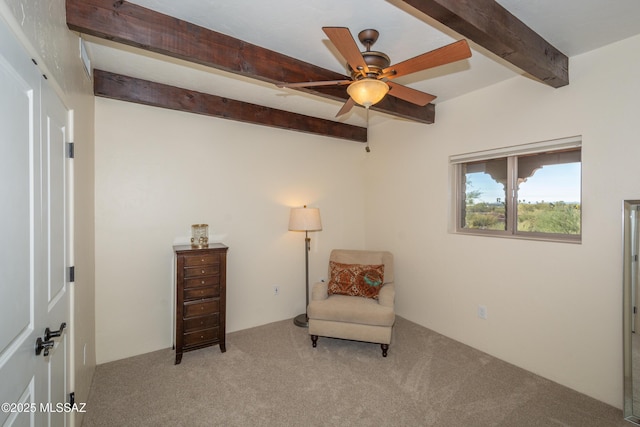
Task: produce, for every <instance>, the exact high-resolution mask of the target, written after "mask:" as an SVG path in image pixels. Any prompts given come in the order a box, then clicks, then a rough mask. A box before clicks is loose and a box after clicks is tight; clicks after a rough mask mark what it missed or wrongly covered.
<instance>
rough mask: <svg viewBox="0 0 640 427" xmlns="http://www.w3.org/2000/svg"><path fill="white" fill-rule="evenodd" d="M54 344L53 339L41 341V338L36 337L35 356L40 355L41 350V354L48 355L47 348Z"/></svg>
mask: <svg viewBox="0 0 640 427" xmlns="http://www.w3.org/2000/svg"><path fill="white" fill-rule="evenodd" d="M54 344H55V343H54V342H53V341H49V340H46V341H43V340H42V338H40V337H38V339H37V340H36V356H40V353H42V351H43V350H44V353H43V356H48V355H49V349H51V348H53V346H54Z"/></svg>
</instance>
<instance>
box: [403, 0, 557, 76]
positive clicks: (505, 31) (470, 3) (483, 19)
mask: <svg viewBox="0 0 640 427" xmlns="http://www.w3.org/2000/svg"><path fill="white" fill-rule="evenodd" d="M402 1H404V2H405V3H407V4H409V5H411V6H413V7H414V8H416V9H417V10H419V11H420V12H422V13H424V14H426V15H427V16H430V17H431V18H433V19H435V20H436V21H438V22H440V23H442V24H444V25H446V26H447V27H449V28H451V29H452V30H454V31H456V32H458V33H459V34H461V35H462V36H464V37H467V38H469V39H470V40H472V41H473V42H475V43H477V44H478V45H480V46H482V47H484V48H485V49H487V50H489V51H491V52H493V53H494V54H496V55H498V56H499V57H501V58H503V59H505V60H506V61H508V62H510V63H511V64H513V65H515V66H516V67H518V68H520V69H521V70H523V71H525V72H526V73H529V74H530V75H531V76H533V77H535V78H537V79H539V80H540V81H542V82H544V83H546V84H548V85H549V86H551V87H554V88H558V87H561V86H566V85H568V84H569V58H567V56H566V55H564V54H563V53H562V52H560V51H559V50H558V49H556V48H555V47H553V46H552V45H551V44H549V43H548V42H547V41H546V40H545V39H543V38H542V37H541V36H540V35H539V34H538V33H536V32H535V31H533V30H532V29H531V28H529V27H528V26H526V25H525V24H524V23H523V22H522V21H520V20H519V19H518V18H516V17H515V16H513V15H512V14H511V13H510V12H509V11H508V10H506V9H505V8H504V7H502V6H501V5H500V4H498V3H497V2H496V1H495V0H402Z"/></svg>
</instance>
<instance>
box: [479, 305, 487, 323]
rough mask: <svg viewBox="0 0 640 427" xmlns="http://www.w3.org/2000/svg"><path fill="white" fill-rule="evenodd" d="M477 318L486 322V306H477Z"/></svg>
mask: <svg viewBox="0 0 640 427" xmlns="http://www.w3.org/2000/svg"><path fill="white" fill-rule="evenodd" d="M478 317H479V318H481V319H484V320H487V306H486V305H479V306H478Z"/></svg>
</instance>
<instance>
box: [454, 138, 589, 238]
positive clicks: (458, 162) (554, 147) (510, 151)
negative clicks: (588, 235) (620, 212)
mask: <svg viewBox="0 0 640 427" xmlns="http://www.w3.org/2000/svg"><path fill="white" fill-rule="evenodd" d="M569 150H580V156H581V159H580V233H579V234H560V233H542V232H531V231H518V229H517V221H518V215H517V212H518V197H517V191H516V189H517V185H516V183H517V179H518V178H517V177H518V157H521V156H525V155H531V154H542V153H551V152H562V151H569ZM501 158H506V159H507V185H506V191H505V211H506V212H505V221H506V229H505V230H482V229H477V228H473V229H470V228H464V227H463V222H464V218H463V217H462V215H463V214H464V212H465V209H466V192H465V188H464V185H465V180H464V179H463V177H462V166H463V165H465V164H469V163H473V162H480V161H486V160H492V159H501ZM449 164H450V167H451V173H452V178H453V179H452V182H453V191H452V194H453V203H452V211H453V212H452V217H451V220H452V221H453V222H452V225H453V226H452V227H451V230H452V232H453V233H456V234H465V235H476V236H489V237H503V238H512V239H521V240H543V241H553V242H564V243H581V242H582V212H583V202H582V137H581V136H572V137H568V138H562V139H555V140H549V141H542V142H535V143H530V144H523V145H516V146H510V147H504V148H497V149H492V150H484V151H476V152H472V153H465V154H458V155H452V156H450V157H449Z"/></svg>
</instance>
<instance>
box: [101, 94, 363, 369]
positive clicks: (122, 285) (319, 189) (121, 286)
mask: <svg viewBox="0 0 640 427" xmlns="http://www.w3.org/2000/svg"><path fill="white" fill-rule="evenodd" d="M95 103H96V331H97V332H96V333H97V348H98V363H102V362H107V361H110V360H114V359H120V358H124V357H127V356H132V355H136V354H141V353H145V352H149V351H153V350H157V349H162V348H168V347H171V345H172V337H173V335H172V334H173V326H172V316H173V312H174V308H173V305H172V298H173V276H172V266H173V251H172V245H173V243H174V242H176V241H181V240H182V241H183V242H186V241H187V239H188V238H189V237H190V233H191V224H194V223H206V224H209V232H210V234H211V235H212V236H211V237H212V240H218V241H222V242H224V243H225V244H227V245H228V246H229V248H230V249H229V254H228V268H227V331H228V332H232V331H236V330H240V329H245V328H249V327H252V326H257V325H262V324H266V323H269V322H273V321H277V320H282V319H287V318H293V317H294V316H295V315H297V314H300V313H303V312H304V306H305V291H304V234H303V233H300V232H290V231H287V225H288V220H289V209H290V208H291V207H299V206H302V205H304V204H308V205H309V206H312V207H318V208H320V214H321V217H322V224H323V230H322V231H320V232H313V233H310V237H311V239H312V240H311V252H310V280H311V282H313V281H316V280H317V279H319V278H320V277H326V270H327V264H328V255H329V252H330V250H331V249H333V248H336V247H347V248H362V247H364V243H365V241H364V215H363V214H364V203H365V200H364V190H365V186H366V183H365V181H364V165H365V163H366V161H367V159H368V158H367V155H366V152H365V150H364V146H363V144H359V143H354V142H348V141H343V140H337V139H332V138H323V137H319V136H314V135H307V134H303V133H299V132H290V131H283V130H279V129H271V128H267V127H263V126H255V125H248V124H244V123H239V122H234V121H229V120H222V119H215V118H211V117H205V116H198V115H194V114H187V113H181V112H175V111H171V110H163V109H160V108H155V107H148V106H142V105H137V104H131V103H125V102H120V101H114V100H109V99H104V98H96V101H95ZM274 285H278V286H279V287H280V294H279V295H278V296H274V295H273V286H274ZM227 345H233V342H228V343H227Z"/></svg>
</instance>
